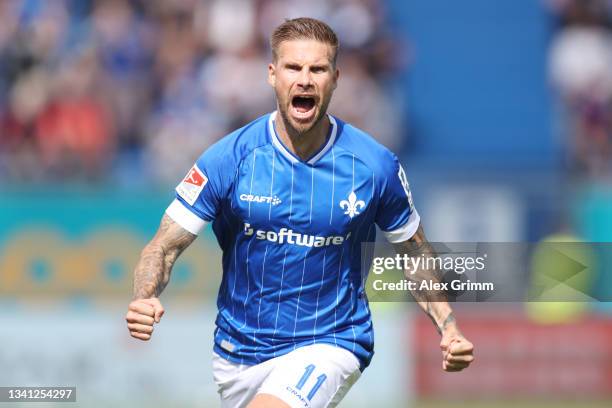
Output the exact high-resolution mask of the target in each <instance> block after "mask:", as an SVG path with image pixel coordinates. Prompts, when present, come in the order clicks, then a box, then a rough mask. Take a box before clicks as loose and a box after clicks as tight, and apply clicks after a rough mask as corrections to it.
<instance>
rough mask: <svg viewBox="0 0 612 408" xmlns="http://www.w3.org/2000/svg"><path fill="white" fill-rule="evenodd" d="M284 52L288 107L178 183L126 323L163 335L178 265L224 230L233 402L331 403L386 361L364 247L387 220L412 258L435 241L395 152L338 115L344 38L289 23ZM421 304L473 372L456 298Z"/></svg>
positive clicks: (302, 21) (445, 343)
mask: <svg viewBox="0 0 612 408" xmlns="http://www.w3.org/2000/svg"><path fill="white" fill-rule="evenodd" d="M271 47H272V54H273V60H272V63H271V64H270V65H269V67H268V82H269V83H270V85H271V86H272V87H273V88H274V91H275V93H276V98H277V110H276V111H275V112H273V113H271V114H267V115H265V116H263V117H261V118H259V119H256V120H255V121H253V122H251V123H249V124H248V125H246V126H245V127H243V128H241V129H238V130H236V131H234V132H233V133H231V134H229V135H228V136H226V137H225V138H223V139H221V140H220V141H219V142H217V143H216V144H214V145H213V146H212V147H210V148H209V149H208V150H207V151H206V152H204V154H202V156H201V157H200V158H199V159H198V160H197V162H196V163H195V164H194V165H193V167H192V168H191V170H190V171H189V172H188V174H187V176H186V177H185V178H184V180H183V181H182V182H181V183H180V184H179V185H178V187H177V188H176V199H175V200H174V201H173V202H172V203H171V204H170V206H169V207H168V209H167V210H166V213H165V215H164V216H163V218H162V221H161V225H160V228H159V231H158V232H157V234H156V235H155V237H154V238H153V240H152V241H151V242H150V243H149V244H148V245H147V246H146V247H145V248H144V250H143V251H142V255H141V258H140V261H139V263H138V265H137V267H136V270H135V272H134V275H135V276H134V299H133V301H132V302H131V303H130V305H129V310H128V313H127V315H126V320H127V322H128V328H129V330H130V333H131V335H132V336H133V337H135V338H138V339H141V340H148V339H150V338H151V334H152V332H153V325H154V323H159V321H160V318H161V316H162V315H163V313H164V309H163V307H162V305H161V303H160V301H159V299H158V297H159V295H160V293H161V292H162V290H163V289H164V287H165V286H166V284H167V283H168V280H169V278H170V271H171V269H172V265H173V264H174V262H175V261H176V259H177V257H178V256H179V255H180V253H181V252H182V251H183V250H184V249H185V248H187V246H189V244H191V242H193V240H194V239H195V238H196V236H197V234H198V233H199V232H200V231H201V230H202V228H204V226H205V225H207V224H209V223H211V224H212V228H213V231H214V233H215V235H216V237H217V240H218V242H219V245H220V246H221V248H222V250H223V258H222V263H223V278H222V281H221V287H220V290H219V295H218V300H217V306H218V309H219V311H218V315H217V319H216V326H217V328H216V330H215V335H214V352H213V375H214V379H215V382H216V383H217V385H218V389H219V393H220V396H221V403H222V406H223V407H232V408H233V407H245V406H248V407H250V408H257V407H268V408H269V407H330V406H335V405H336V404H337V403H338V402H339V401H340V400H341V399H342V397H343V396H344V395H345V394H346V392H347V391H348V390H349V388H350V387H351V386H352V384H354V383H355V381H357V379H358V378H359V376H360V375H361V372H362V371H363V370H364V369H365V368H366V367H367V366H368V364H369V363H370V360H371V358H372V355H373V352H374V334H373V329H372V321H371V317H370V310H369V308H368V300H367V298H366V293H365V285H364V282H365V279H366V274H365V273H362V261H364V260H362V259H361V244H362V243H364V242H373V241H374V239H375V234H376V228H375V224H376V225H378V227H380V229H381V230H382V231H383V233H384V235H385V236H386V238H387V239H388V240H389V241H390V242H391V243H393V244H395V246H396V248H397V250H399V251H403V252H408V253H410V252H411V251H412V249H411V247H412V245H414V244H415V243H416V244H419V245H420V246H421V249H422V248H425V247H427V246H428V244H427V242H426V239H425V235H424V233H423V228H422V226H421V225H420V219H419V215H418V213H417V211H416V209H415V208H414V205H413V202H412V198H411V194H410V190H409V186H408V182H407V180H406V175H405V173H404V170H403V169H402V167H401V165H400V164H399V162H398V159H397V158H396V157H395V155H394V154H393V153H391V152H390V151H389V150H387V149H386V148H384V147H383V146H381V145H380V144H378V143H377V142H376V141H375V140H374V139H373V138H372V137H370V136H369V135H367V134H366V133H364V132H363V131H361V130H359V129H357V128H355V127H353V126H351V125H350V124H348V123H345V122H343V121H342V120H340V119H339V118H336V117H334V116H331V115H330V114H328V113H327V107H328V105H329V102H330V99H331V97H332V94H333V92H334V89H335V88H336V84H337V81H338V77H339V71H338V69H337V67H336V54H337V51H338V40H337V37H336V35H335V33H334V32H333V31H332V30H331V28H330V27H329V26H327V25H326V24H324V23H322V22H320V21H318V20H315V19H310V18H298V19H293V20H288V21H286V22H285V23H283V24H281V25H280V26H279V27H278V28H276V30H275V31H274V33H273V34H272V38H271ZM245 92H249V90H248V89H245ZM355 98H356V99H358V98H359V95H355ZM356 103H358V102H356ZM365 261H366V262H365V263H366V264H367V265H366V266H367V267H366V268H364V270H368V269H369V262H370V261H371V259H368V260H365ZM425 272H427V271H425ZM431 276H432V279H433V278H435V274H433V273H432V274H431ZM415 296H416V297H417V301H418V303H419V305H421V307H422V308H423V309H424V310H425V312H426V313H427V314H428V315H429V316H430V317H431V319H432V320H433V321H434V323H435V325H436V328H437V329H438V330H439V331H440V333H441V335H442V341H441V344H440V345H441V348H442V352H443V363H442V366H443V369H444V370H446V371H459V370H462V369H463V368H465V367H467V366H468V365H469V364H470V362H471V361H472V360H473V355H472V349H473V347H472V344H471V343H470V342H469V341H468V340H466V339H465V337H463V336H462V335H461V333H460V331H459V330H458V328H457V324H456V322H455V319H454V318H453V315H452V313H451V309H450V307H449V305H448V303H447V302H444V301H439V300H440V299H439V298H435V297H433V296H430V294H428V293H427V292H425V293H418V294H415Z"/></svg>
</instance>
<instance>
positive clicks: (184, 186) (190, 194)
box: [176, 165, 208, 205]
mask: <svg viewBox="0 0 612 408" xmlns="http://www.w3.org/2000/svg"><path fill="white" fill-rule="evenodd" d="M206 183H208V178H206V176H205V175H204V173H202V171H201V170H200V169H199V168H198V166H196V165H194V166H193V167H192V168H191V170H189V173H187V175H186V176H185V178H184V179H183V181H181V183H180V184H179V185H178V186H177V187H176V192H177V193H178V195H179V196H181V197H182V198H183V199H184V200H185V201H187V202H188V203H189V205H193V204H194V203H195V202H196V200H197V199H198V196H199V195H200V193H201V192H202V190H203V189H204V186H206Z"/></svg>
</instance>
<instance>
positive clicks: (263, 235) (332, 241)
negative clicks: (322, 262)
mask: <svg viewBox="0 0 612 408" xmlns="http://www.w3.org/2000/svg"><path fill="white" fill-rule="evenodd" d="M244 235H246V236H254V237H255V239H258V240H262V241H269V242H273V243H275V244H290V245H299V246H305V247H326V246H331V245H342V244H343V243H344V242H345V241H348V239H349V238H350V236H351V233H350V232H349V233H348V234H346V236H342V235H329V236H324V237H322V236H318V235H309V234H300V233H299V232H295V231H294V230H292V229H288V228H281V229H280V230H279V231H267V230H260V229H258V230H256V229H254V228H251V224H249V223H244Z"/></svg>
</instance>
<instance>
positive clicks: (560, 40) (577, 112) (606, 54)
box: [547, 0, 612, 180]
mask: <svg viewBox="0 0 612 408" xmlns="http://www.w3.org/2000/svg"><path fill="white" fill-rule="evenodd" d="M547 2H548V3H549V5H550V7H551V9H552V10H553V11H554V12H555V14H556V15H557V16H558V21H559V29H558V31H557V33H556V34H555V37H554V39H553V42H552V46H551V51H550V61H549V62H550V77H551V79H552V83H553V85H554V87H555V89H556V91H557V93H558V95H559V97H560V98H559V99H560V101H561V104H560V105H561V107H560V110H561V114H560V115H558V116H559V120H560V121H561V122H562V123H559V128H561V129H565V132H566V135H565V137H566V140H567V145H568V146H569V149H568V152H569V157H568V159H569V160H568V162H569V164H570V166H571V169H572V170H573V174H574V175H577V176H579V177H581V178H586V179H587V180H602V179H609V178H610V176H612V0H547Z"/></svg>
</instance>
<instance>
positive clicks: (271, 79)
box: [268, 63, 276, 88]
mask: <svg viewBox="0 0 612 408" xmlns="http://www.w3.org/2000/svg"><path fill="white" fill-rule="evenodd" d="M268 83H269V84H270V86H272V88H274V87H275V86H276V66H274V64H273V63H270V64H268Z"/></svg>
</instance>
